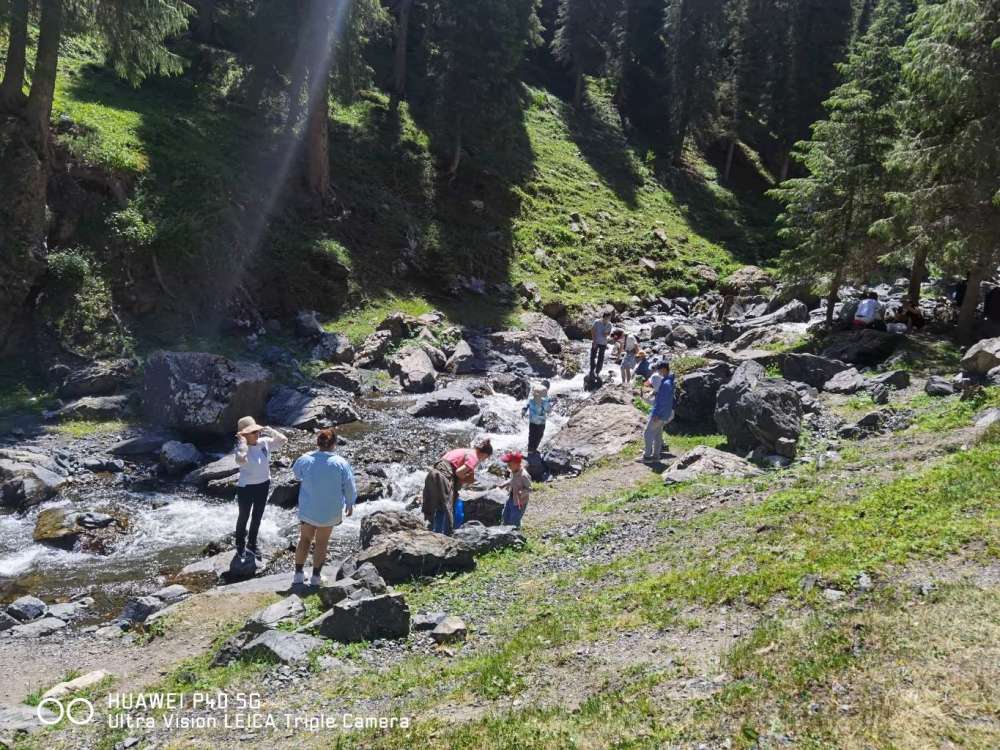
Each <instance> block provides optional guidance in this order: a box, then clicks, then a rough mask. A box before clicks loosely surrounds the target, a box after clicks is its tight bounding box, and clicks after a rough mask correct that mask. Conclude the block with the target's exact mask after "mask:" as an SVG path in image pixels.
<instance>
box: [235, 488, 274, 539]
mask: <svg viewBox="0 0 1000 750" xmlns="http://www.w3.org/2000/svg"><path fill="white" fill-rule="evenodd" d="M270 488H271V483H270V482H261V483H260V484H248V485H247V486H246V487H238V488H237V489H236V501H237V502H238V503H239V504H240V515H239V517H238V518H237V519H236V549H238V550H243V549H245V548H246V546H247V545H248V544H249V547H250V549H257V531H258V529H260V519H261V518H262V517H263V516H264V506H266V505H267V491H268V490H269V489H270ZM248 519H249V520H250V538H249V539H247V520H248Z"/></svg>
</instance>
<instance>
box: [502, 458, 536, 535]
mask: <svg viewBox="0 0 1000 750" xmlns="http://www.w3.org/2000/svg"><path fill="white" fill-rule="evenodd" d="M500 460H501V461H503V462H504V463H505V464H507V467H508V468H509V469H510V478H509V479H508V480H507V481H506V482H504V483H503V484H501V485H500V487H501V488H503V489H506V490H507V491H508V494H507V502H506V503H505V504H504V506H503V517H502V519H501V523H502V524H503V525H504V526H516V527H517V528H521V519H522V518H523V517H524V511H525V509H526V508H527V507H528V497H529V496H530V495H531V477H530V476H529V475H528V472H527V471H525V470H524V456H522V455H521V454H520V453H517V452H514V453H507V454H506V455H504V456H503V458H501V459H500Z"/></svg>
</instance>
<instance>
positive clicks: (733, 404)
mask: <svg viewBox="0 0 1000 750" xmlns="http://www.w3.org/2000/svg"><path fill="white" fill-rule="evenodd" d="M715 423H716V425H717V426H718V428H719V431H720V432H722V433H723V434H724V435H725V436H726V438H727V439H728V441H729V444H730V445H731V446H733V447H734V448H736V449H738V450H744V449H745V450H749V449H752V448H755V447H756V446H762V447H765V448H767V449H769V450H770V451H773V450H774V449H775V448H776V447H777V445H778V440H779V438H787V439H789V440H792V441H795V442H798V439H799V433H800V431H801V429H802V398H801V396H799V393H798V391H797V390H796V389H795V388H794V387H793V386H792V385H791V384H790V383H789V382H788V381H787V380H780V379H772V378H767V377H766V373H765V371H764V368H763V367H762V366H761V365H759V364H757V363H756V362H745V363H744V364H742V365H740V366H739V367H738V368H737V369H736V372H735V373H733V377H732V379H731V380H730V381H729V382H728V383H727V384H726V385H725V386H723V387H722V388H721V389H720V390H719V396H718V400H717V402H716V407H715Z"/></svg>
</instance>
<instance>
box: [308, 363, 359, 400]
mask: <svg viewBox="0 0 1000 750" xmlns="http://www.w3.org/2000/svg"><path fill="white" fill-rule="evenodd" d="M316 379H317V380H320V381H322V382H324V383H326V384H327V385H332V386H333V387H334V388H339V389H340V390H342V391H346V392H348V393H353V394H355V395H357V394H360V393H361V391H362V388H363V381H362V378H361V373H360V372H358V371H357V370H356V369H354V368H353V367H347V366H346V365H341V366H337V367H331V368H329V369H326V370H323V372H321V373H319V374H318V375H317V376H316Z"/></svg>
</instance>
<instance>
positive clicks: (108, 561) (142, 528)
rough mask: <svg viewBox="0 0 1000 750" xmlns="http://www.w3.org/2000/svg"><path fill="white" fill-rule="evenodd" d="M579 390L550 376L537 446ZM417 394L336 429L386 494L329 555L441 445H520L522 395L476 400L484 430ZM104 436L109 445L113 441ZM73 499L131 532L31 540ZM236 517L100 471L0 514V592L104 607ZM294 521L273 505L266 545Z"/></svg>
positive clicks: (398, 501) (221, 506)
mask: <svg viewBox="0 0 1000 750" xmlns="http://www.w3.org/2000/svg"><path fill="white" fill-rule="evenodd" d="M585 395H586V394H585V393H584V391H583V376H582V375H578V376H576V377H574V378H571V379H558V378H557V379H553V381H552V383H551V387H550V396H551V397H553V398H555V399H557V404H559V406H558V408H557V413H556V414H554V415H552V416H551V417H550V418H549V422H548V427H547V430H546V435H545V441H543V446H544V444H545V442H547V441H548V440H550V439H551V438H552V436H553V435H555V434H556V432H558V430H559V429H560V428H561V427H562V426H563V425H564V424H565V422H566V420H567V417H566V416H565V413H566V408H567V406H568V402H570V401H572V400H575V399H579V398H583V397H585ZM413 401H414V398H413V397H410V396H396V397H389V398H381V399H378V400H369V401H363V402H361V404H360V406H361V411H362V414H363V421H362V422H361V423H359V424H357V425H351V426H347V427H345V428H344V429H343V430H342V434H343V436H344V438H345V439H346V440H347V441H348V442H347V445H346V446H344V448H343V450H342V453H343V454H344V455H345V456H346V457H347V458H348V460H350V461H351V462H352V464H353V466H354V467H355V470H356V471H366V472H367V473H369V474H372V475H377V476H378V477H379V478H380V481H381V482H382V484H383V485H384V488H385V491H384V492H383V495H382V498H381V499H379V500H373V501H370V502H366V503H361V504H359V505H358V506H357V507H356V509H355V512H354V514H353V516H352V517H350V518H346V519H345V521H344V523H343V525H341V526H339V527H338V528H337V529H336V530H335V533H334V536H333V537H332V540H331V554H332V555H337V554H341V553H345V552H347V551H350V550H352V549H355V548H356V547H357V540H358V530H359V526H360V523H361V520H362V519H363V518H364V517H365V516H366V515H368V514H369V513H373V512H375V511H377V510H383V509H399V508H402V507H403V506H404V504H405V503H406V502H407V501H409V500H410V499H411V498H413V497H414V496H415V495H419V493H420V490H421V488H422V486H423V480H424V476H425V475H426V471H425V469H424V468H423V467H426V466H428V465H429V464H431V463H432V462H433V461H434V460H435V459H436V458H437V456H439V455H441V453H442V452H443V451H444V450H447V449H448V448H451V447H455V446H456V445H468V444H469V442H470V441H471V439H472V438H473V437H474V436H477V435H483V434H485V435H487V436H488V437H490V438H491V440H492V442H493V445H494V449H495V457H497V458H498V457H499V456H500V455H501V454H502V453H503V452H504V451H505V450H510V449H519V450H524V449H525V447H526V445H527V439H528V438H527V435H528V425H527V420H526V419H524V418H523V417H522V415H521V409H522V408H523V406H524V401H523V400H517V399H514V398H512V397H510V396H507V395H503V394H492V395H488V396H485V397H483V398H481V399H479V403H480V408H481V410H482V412H483V413H484V414H488V415H489V423H488V425H487V426H486V427H484V428H480V427H477V426H476V425H475V424H474V423H473V420H452V419H416V418H414V417H411V416H409V415H408V414H407V413H406V407H408V406H409V405H411V404H412V403H413ZM490 430H492V431H490ZM311 439H312V438H311V436H309V435H307V434H304V433H295V434H294V437H293V440H292V443H291V445H290V446H289V448H288V449H286V451H285V452H284V453H285V457H286V459H287V460H291V459H293V458H294V457H296V456H298V455H300V454H301V453H302V452H305V451H307V450H310V449H311V447H312V446H311V444H310V442H309V441H311ZM106 442H107V443H110V442H112V438H111V437H109V438H108V440H107V441H106ZM63 447H68V448H69V449H70V450H73V449H74V447H79V446H74V444H73V443H72V442H71V441H70V442H68V443H67V444H64V445H63ZM104 447H106V446H104ZM92 451H93V447H92V446H90V447H89V452H92ZM492 463H493V462H490V463H488V464H487V465H485V466H483V467H482V468H481V476H484V477H485V476H487V475H488V473H489V470H490V464H492ZM494 465H495V464H494ZM137 474H138V475H141V476H137ZM494 483H495V479H494ZM487 484H489V483H488V482H487ZM150 487H152V488H153V489H149V488H150ZM138 488H142V489H138ZM70 505H72V506H73V507H75V508H78V509H87V510H103V511H116V512H119V513H125V514H126V515H127V516H128V518H129V529H128V532H127V533H126V534H125V536H124V537H123V538H122V539H121V540H120V541H119V542H117V543H116V544H115V545H114V546H113V548H112V550H111V553H110V554H107V555H98V554H88V553H83V552H74V551H65V550H60V549H55V548H53V547H50V546H47V545H42V544H37V543H35V542H34V541H33V540H32V533H33V530H34V528H35V522H36V520H37V517H38V513H39V512H40V511H41V510H43V509H46V508H52V507H60V506H70ZM236 515H237V507H236V503H235V501H233V500H221V499H218V498H213V497H210V496H207V495H204V494H201V493H199V492H197V491H196V490H194V489H193V488H191V487H188V486H184V485H181V484H178V483H172V482H167V481H164V480H162V479H159V478H155V474H153V473H151V467H148V466H147V467H143V466H141V465H139V466H135V465H129V466H128V467H127V469H126V474H125V476H124V477H122V476H119V477H110V476H101V477H98V478H96V479H93V480H87V481H84V482H81V483H75V484H73V485H71V489H69V490H68V491H66V492H64V493H62V494H61V496H60V498H59V499H58V500H57V501H55V502H50V503H46V504H44V505H43V506H41V507H39V508H33V509H31V510H30V511H29V512H27V513H24V514H7V515H0V598H2V599H10V598H12V597H14V596H16V595H20V594H23V593H31V594H33V595H35V596H38V597H40V598H42V599H44V600H45V601H53V600H59V599H65V598H69V597H71V596H74V595H78V594H81V593H88V594H90V595H91V596H94V597H95V598H97V599H98V607H97V608H96V609H97V610H101V609H103V610H105V611H107V610H110V609H112V608H113V607H115V606H117V605H118V604H119V603H120V601H121V600H122V599H123V598H125V597H127V596H130V595H134V594H136V593H146V592H148V591H149V590H150V589H151V588H152V587H154V586H156V585H157V584H158V583H160V582H162V580H163V578H164V576H166V575H169V574H170V573H173V572H176V571H177V570H179V569H180V568H181V567H183V566H184V565H185V564H187V563H189V562H192V561H193V560H196V559H198V558H199V557H200V556H201V554H202V550H203V549H204V548H205V546H206V545H207V544H209V543H211V542H216V541H218V540H220V539H222V538H224V537H225V536H226V535H227V534H229V533H231V532H232V530H233V528H234V526H235V524H236ZM295 520H296V516H295V511H294V510H287V509H282V508H278V507H276V506H273V505H269V506H268V508H267V510H266V511H265V513H264V519H263V522H262V524H261V532H260V533H261V541H262V543H264V544H267V543H268V542H277V541H278V540H279V539H280V538H281V537H280V531H281V529H283V528H285V527H287V526H288V525H289V524H292V523H294V522H295ZM102 605H103V607H102Z"/></svg>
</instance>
